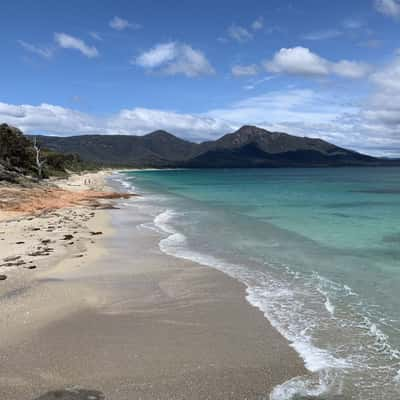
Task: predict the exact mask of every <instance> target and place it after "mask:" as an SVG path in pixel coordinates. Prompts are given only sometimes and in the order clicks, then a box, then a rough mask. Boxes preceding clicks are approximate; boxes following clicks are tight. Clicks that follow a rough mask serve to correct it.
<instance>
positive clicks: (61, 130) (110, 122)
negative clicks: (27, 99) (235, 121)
mask: <svg viewBox="0 0 400 400" xmlns="http://www.w3.org/2000/svg"><path fill="white" fill-rule="evenodd" d="M0 121H1V122H6V123H9V124H11V125H14V126H17V127H19V128H20V129H22V130H23V131H24V132H26V133H38V134H40V133H42V134H49V135H60V136H70V135H82V134H123V135H125V134H126V135H143V134H146V133H149V132H152V131H154V130H157V129H164V130H167V131H170V132H172V133H175V134H178V135H180V136H183V137H185V138H187V139H193V140H199V139H207V138H211V137H213V136H215V135H221V134H223V133H225V132H228V131H230V130H231V129H232V125H230V124H229V123H228V122H226V121H224V120H222V119H218V120H217V119H215V118H212V117H210V116H207V115H195V114H184V113H177V112H174V111H163V110H152V109H147V108H133V109H123V110H120V111H119V112H117V113H115V114H113V115H111V116H109V117H98V116H94V115H90V114H87V113H82V112H80V111H77V110H73V109H70V108H65V107H60V106H56V105H52V104H40V105H37V106H33V105H24V104H23V105H14V104H7V103H0Z"/></svg>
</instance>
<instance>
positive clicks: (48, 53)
mask: <svg viewBox="0 0 400 400" xmlns="http://www.w3.org/2000/svg"><path fill="white" fill-rule="evenodd" d="M18 44H19V45H20V46H21V47H23V48H24V49H25V50H26V51H29V52H31V53H34V54H37V55H38V56H41V57H43V58H47V59H50V58H51V57H53V52H54V49H53V48H50V47H40V46H36V45H34V44H31V43H27V42H25V41H23V40H18Z"/></svg>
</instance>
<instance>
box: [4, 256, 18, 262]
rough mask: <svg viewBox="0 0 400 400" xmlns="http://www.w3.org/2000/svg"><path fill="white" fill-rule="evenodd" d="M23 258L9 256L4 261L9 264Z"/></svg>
mask: <svg viewBox="0 0 400 400" xmlns="http://www.w3.org/2000/svg"><path fill="white" fill-rule="evenodd" d="M20 258H21V256H9V257H6V258H3V261H5V262H7V261H15V260H19V259H20Z"/></svg>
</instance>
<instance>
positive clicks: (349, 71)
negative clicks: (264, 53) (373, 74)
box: [265, 47, 371, 79]
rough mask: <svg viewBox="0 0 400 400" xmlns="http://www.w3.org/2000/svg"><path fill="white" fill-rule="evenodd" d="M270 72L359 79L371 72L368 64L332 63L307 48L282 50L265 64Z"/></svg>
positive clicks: (342, 61)
mask: <svg viewBox="0 0 400 400" xmlns="http://www.w3.org/2000/svg"><path fill="white" fill-rule="evenodd" d="M265 68H266V69H267V71H269V72H273V73H282V74H290V75H303V76H311V77H318V76H327V75H329V74H335V75H338V76H341V77H344V78H352V79H359V78H363V77H365V76H366V75H367V74H368V73H369V72H370V70H371V68H370V66H369V65H368V64H366V63H362V62H357V61H348V60H341V61H338V62H331V61H328V60H326V59H325V58H323V57H320V56H319V55H318V54H316V53H313V52H312V51H311V50H310V49H308V48H305V47H292V48H288V49H286V48H282V49H280V50H279V51H278V52H277V53H275V55H274V57H273V58H272V60H270V61H267V62H266V63H265Z"/></svg>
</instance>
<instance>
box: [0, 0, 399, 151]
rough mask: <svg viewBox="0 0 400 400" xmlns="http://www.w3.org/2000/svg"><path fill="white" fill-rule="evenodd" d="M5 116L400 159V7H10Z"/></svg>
mask: <svg viewBox="0 0 400 400" xmlns="http://www.w3.org/2000/svg"><path fill="white" fill-rule="evenodd" d="M0 15H1V25H0V32H1V38H2V39H1V42H0V50H1V54H2V55H3V57H2V63H1V72H2V73H1V74H0V87H1V91H0V121H1V122H3V121H4V122H8V123H11V124H14V125H16V126H18V127H20V128H21V129H23V130H24V131H26V132H29V133H45V134H53V135H63V136H66V135H74V134H88V133H103V134H116V133H122V134H145V133H148V132H150V131H152V130H155V129H166V130H168V131H170V132H171V133H175V134H177V135H178V136H181V137H184V138H188V139H191V140H196V141H200V140H204V139H210V138H216V137H218V136H220V135H221V134H224V133H227V132H230V131H233V130H234V129H236V128H238V127H240V126H241V125H243V124H255V125H259V126H262V127H265V128H267V129H271V130H278V131H286V132H288V133H292V134H297V135H304V136H313V137H321V138H324V139H327V140H330V141H332V142H334V143H336V144H339V145H343V146H348V147H351V148H354V149H356V150H360V151H364V152H368V153H371V154H386V155H399V154H400V43H399V40H398V38H399V37H400V35H399V33H400V0H352V1H349V0H347V1H345V0H337V1H330V0H329V1H328V0H302V1H293V0H292V1H284V0H268V1H267V0H258V1H256V0H247V1H228V0H219V1H194V0H187V1H171V0H164V1H155V0H152V1H151V0H146V1H144V0H143V1H125V0H124V1H122V0H114V1H99V0H98V1H92V0H85V1H76V0H72V1H71V0H70V1H68V2H61V1H49V0H41V1H20V0H13V1H6V0H4V1H2V2H1V5H0Z"/></svg>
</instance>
